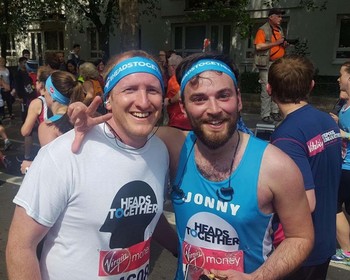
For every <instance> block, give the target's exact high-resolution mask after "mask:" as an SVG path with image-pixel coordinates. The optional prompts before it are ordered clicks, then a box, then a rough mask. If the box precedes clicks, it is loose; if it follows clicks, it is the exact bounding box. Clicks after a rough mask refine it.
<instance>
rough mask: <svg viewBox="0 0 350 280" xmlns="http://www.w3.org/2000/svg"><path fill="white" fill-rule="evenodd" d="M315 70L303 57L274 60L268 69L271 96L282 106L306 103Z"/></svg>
mask: <svg viewBox="0 0 350 280" xmlns="http://www.w3.org/2000/svg"><path fill="white" fill-rule="evenodd" d="M314 73H315V69H314V66H313V64H312V63H311V61H310V60H309V59H307V58H305V57H302V56H297V55H289V56H285V57H282V58H280V59H278V60H276V61H275V62H274V63H273V64H272V65H271V67H270V69H269V74H268V82H269V84H270V86H271V96H272V98H273V99H274V100H276V101H278V102H279V103H282V104H287V103H295V104H297V103H300V101H308V98H309V94H310V91H311V89H312V88H311V83H312V80H313V78H314Z"/></svg>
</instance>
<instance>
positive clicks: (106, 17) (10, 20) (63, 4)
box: [0, 0, 159, 55]
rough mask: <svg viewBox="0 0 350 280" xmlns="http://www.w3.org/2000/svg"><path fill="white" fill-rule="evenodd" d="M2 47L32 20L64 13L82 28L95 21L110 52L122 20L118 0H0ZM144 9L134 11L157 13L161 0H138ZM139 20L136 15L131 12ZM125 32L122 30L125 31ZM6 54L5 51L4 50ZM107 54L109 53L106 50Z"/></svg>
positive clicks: (105, 47)
mask: <svg viewBox="0 0 350 280" xmlns="http://www.w3.org/2000/svg"><path fill="white" fill-rule="evenodd" d="M0 1H1V2H0V16H1V19H2V22H1V25H0V32H1V35H0V36H1V39H2V40H1V51H2V52H5V50H6V45H7V40H8V36H7V35H8V34H9V33H11V34H13V35H16V34H26V32H27V27H28V25H29V23H30V22H33V21H34V22H35V21H43V20H54V19H55V18H57V17H60V18H62V17H64V18H66V19H68V20H70V21H71V23H72V24H73V26H76V28H77V29H78V30H82V28H83V27H84V26H85V25H84V24H85V23H88V24H92V25H93V26H94V27H95V28H96V30H97V32H98V33H99V38H100V42H99V45H100V49H102V50H104V51H105V52H108V50H109V35H110V33H113V32H114V31H115V30H116V29H117V28H119V24H120V10H119V7H120V5H119V0H0ZM136 1H137V2H138V4H140V7H142V10H139V11H135V13H136V12H137V13H142V14H146V15H152V16H155V14H156V11H157V9H159V0H136ZM130 16H131V18H134V19H135V20H138V15H137V16H132V15H130ZM122 32H123V31H122ZM3 54H4V55H5V53H3ZM107 55H108V54H107Z"/></svg>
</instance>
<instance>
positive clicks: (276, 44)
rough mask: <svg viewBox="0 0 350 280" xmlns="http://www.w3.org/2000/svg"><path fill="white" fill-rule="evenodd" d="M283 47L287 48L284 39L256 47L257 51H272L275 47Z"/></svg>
mask: <svg viewBox="0 0 350 280" xmlns="http://www.w3.org/2000/svg"><path fill="white" fill-rule="evenodd" d="M278 45H282V46H283V47H284V48H285V47H286V46H287V42H285V41H284V38H281V39H278V40H277V41H275V42H265V43H260V44H256V45H255V49H256V50H257V51H265V50H268V49H271V48H272V47H274V46H278Z"/></svg>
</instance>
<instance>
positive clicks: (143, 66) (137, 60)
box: [103, 56, 164, 99]
mask: <svg viewBox="0 0 350 280" xmlns="http://www.w3.org/2000/svg"><path fill="white" fill-rule="evenodd" d="M134 73H149V74H152V75H153V76H155V77H156V78H157V79H158V80H159V82H160V85H161V86H162V91H163V92H164V81H163V76H162V72H161V71H160V69H159V66H158V65H157V63H155V62H154V61H153V60H152V59H149V58H146V57H140V56H135V57H132V58H128V59H125V60H123V61H122V62H120V63H118V64H117V65H116V66H114V67H113V69H112V70H111V71H110V72H109V74H108V76H107V79H106V84H105V87H104V93H103V97H104V99H106V98H107V95H108V93H109V92H110V91H111V90H112V89H113V88H114V87H115V85H116V84H117V83H118V82H119V81H120V80H121V79H123V78H124V77H125V76H127V75H130V74H134Z"/></svg>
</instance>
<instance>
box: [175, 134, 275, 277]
mask: <svg viewBox="0 0 350 280" xmlns="http://www.w3.org/2000/svg"><path fill="white" fill-rule="evenodd" d="M195 141H196V136H195V135H194V133H193V132H189V134H188V136H187V138H186V140H185V143H184V145H183V147H182V150H181V154H180V160H179V165H178V169H177V174H176V178H175V181H174V182H173V183H174V184H173V186H176V187H178V188H177V191H173V193H172V202H173V206H174V210H175V217H176V227H177V234H178V237H179V258H178V269H177V275H176V279H181V280H182V279H198V278H199V276H200V275H201V274H202V273H203V270H204V269H206V270H209V269H219V270H228V269H235V270H239V271H244V272H246V273H251V272H253V271H255V270H256V269H257V268H258V267H259V266H261V264H262V263H263V262H264V261H265V260H266V258H267V257H268V255H269V254H271V252H272V250H273V246H272V239H271V234H272V228H271V227H272V219H273V214H269V215H266V214H264V213H262V212H261V211H260V210H259V206H258V197H257V188H258V177H259V171H260V164H261V159H262V156H263V153H264V151H265V148H266V146H267V142H265V141H262V140H260V139H257V138H255V137H253V136H250V138H249V141H248V144H247V147H246V150H245V152H244V155H243V157H242V159H241V161H240V163H239V165H238V166H237V168H236V170H235V171H234V172H233V173H232V174H231V176H230V178H228V179H226V180H223V181H220V182H213V181H209V180H208V179H206V178H204V177H203V176H202V175H201V173H200V172H199V170H198V169H197V166H196V163H195V158H194V148H193V147H194V145H195ZM229 180H231V187H232V188H233V190H234V192H233V198H232V199H231V200H230V201H226V200H222V199H221V200H220V199H219V198H218V195H217V190H219V189H220V188H227V187H228V186H229ZM176 187H175V188H174V189H176ZM181 190H182V191H183V194H184V196H183V197H181ZM230 198H231V197H229V199H230Z"/></svg>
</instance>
